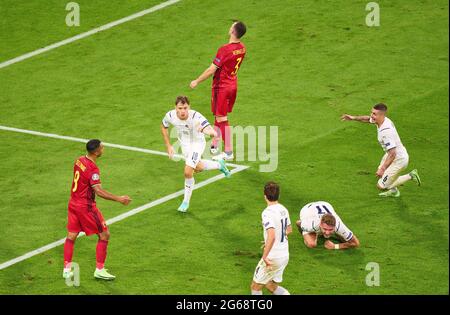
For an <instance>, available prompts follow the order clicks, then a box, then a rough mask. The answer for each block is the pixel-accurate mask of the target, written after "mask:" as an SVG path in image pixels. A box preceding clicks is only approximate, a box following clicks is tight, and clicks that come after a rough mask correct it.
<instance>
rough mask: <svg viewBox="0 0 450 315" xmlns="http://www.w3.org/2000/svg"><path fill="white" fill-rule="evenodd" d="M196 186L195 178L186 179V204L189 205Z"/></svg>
mask: <svg viewBox="0 0 450 315" xmlns="http://www.w3.org/2000/svg"><path fill="white" fill-rule="evenodd" d="M194 184H195V180H194V177H192V178H185V179H184V200H183V201H184V202H187V203H189V201H190V200H191V196H192V190H193V189H194Z"/></svg>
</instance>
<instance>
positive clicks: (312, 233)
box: [296, 201, 359, 249]
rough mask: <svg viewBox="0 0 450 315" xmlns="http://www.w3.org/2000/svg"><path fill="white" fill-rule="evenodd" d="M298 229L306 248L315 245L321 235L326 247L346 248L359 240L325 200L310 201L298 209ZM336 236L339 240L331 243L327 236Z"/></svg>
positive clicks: (356, 245)
mask: <svg viewBox="0 0 450 315" xmlns="http://www.w3.org/2000/svg"><path fill="white" fill-rule="evenodd" d="M296 224H297V227H298V230H299V232H300V233H301V234H303V240H304V242H305V245H306V246H307V247H308V248H314V247H316V246H317V238H318V237H319V236H320V235H323V237H325V238H326V239H327V240H326V241H325V244H324V246H325V248H326V249H346V248H354V247H358V246H359V240H358V239H357V238H356V235H354V234H353V232H352V231H350V230H349V229H348V228H347V227H346V226H345V224H344V222H342V220H341V218H339V216H338V215H337V213H336V211H334V209H333V206H332V205H330V204H329V203H328V202H325V201H317V202H311V203H309V204H307V205H306V206H304V207H303V208H302V209H301V210H300V220H297V222H296ZM331 236H335V237H337V238H338V239H339V240H340V241H341V242H340V243H336V244H335V243H333V242H332V241H330V240H329V239H328V238H330V237H331Z"/></svg>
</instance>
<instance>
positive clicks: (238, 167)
mask: <svg viewBox="0 0 450 315" xmlns="http://www.w3.org/2000/svg"><path fill="white" fill-rule="evenodd" d="M0 130H5V131H13V132H19V133H26V134H31V135H35V136H42V137H48V138H55V139H63V140H69V141H76V142H84V143H85V142H87V141H88V140H86V139H81V138H74V137H67V136H60V135H56V134H51V133H43V132H38V131H32V130H25V129H18V128H12V127H6V126H1V125H0ZM103 144H104V145H105V146H109V147H113V148H118V149H122V150H129V151H137V152H143V153H147V154H156V155H165V156H167V153H165V152H160V151H154V150H147V149H142V148H136V147H129V146H124V145H119V144H112V143H105V142H103ZM179 157H181V156H179ZM227 165H230V166H232V167H235V168H234V169H232V170H231V173H232V174H235V173H238V172H241V171H243V170H245V169H247V168H248V166H245V165H237V164H230V163H227ZM223 178H224V175H223V174H220V175H216V176H214V177H211V178H209V179H207V180H204V181H202V182H199V183H197V184H195V186H194V190H196V189H199V188H201V187H203V186H206V185H209V184H211V183H214V182H216V181H218V180H221V179H223ZM183 194H184V189H182V190H179V191H177V192H175V193H172V194H170V195H167V196H165V197H162V198H160V199H157V200H154V201H152V202H149V203H147V204H145V205H142V206H140V207H137V208H135V209H132V210H130V211H128V212H125V213H122V214H120V215H118V216H116V217H114V218H111V219H109V220H107V221H106V224H108V225H111V224H113V223H116V222H119V221H121V220H124V219H126V218H128V217H130V216H132V215H135V214H137V213H139V212H142V211H144V210H147V209H149V208H152V207H155V206H157V205H160V204H162V203H164V202H166V201H169V200H171V199H174V198H177V197H179V196H182V195H183ZM84 235H85V234H84V233H80V234H79V236H78V237H82V236H84ZM64 241H65V238H62V239H60V240H58V241H55V242H53V243H50V244H47V245H45V246H43V247H40V248H38V249H35V250H33V251H30V252H28V253H26V254H24V255H22V256H19V257H16V258H14V259H11V260H9V261H6V262H4V263H2V264H0V270H2V269H5V268H8V267H10V266H12V265H14V264H17V263H19V262H21V261H24V260H26V259H28V258H31V257H33V256H36V255H38V254H41V253H43V252H46V251H48V250H50V249H53V248H55V247H57V246H59V245H62V244H64Z"/></svg>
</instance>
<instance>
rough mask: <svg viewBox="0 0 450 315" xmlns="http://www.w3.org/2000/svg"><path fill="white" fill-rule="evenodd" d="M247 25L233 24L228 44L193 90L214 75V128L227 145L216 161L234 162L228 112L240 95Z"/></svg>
mask: <svg viewBox="0 0 450 315" xmlns="http://www.w3.org/2000/svg"><path fill="white" fill-rule="evenodd" d="M246 30H247V29H246V27H245V24H244V23H242V22H240V21H237V22H234V23H233V25H231V27H230V30H229V32H228V35H230V39H229V41H228V44H225V45H223V46H222V47H220V48H219V50H218V51H217V54H216V58H215V59H214V61H213V63H212V64H211V65H210V66H209V67H208V68H207V69H206V70H205V71H204V72H203V73H202V74H201V75H200V76H199V77H198V78H197V79H195V80H194V81H192V82H191V84H190V87H191V88H192V89H194V88H195V87H196V86H197V85H198V84H199V83H200V82H202V81H204V80H206V79H207V78H209V77H210V76H212V75H214V78H213V83H212V96H211V110H212V112H213V114H214V116H215V122H214V126H215V128H216V129H219V130H220V133H221V135H222V140H223V142H224V147H225V149H224V152H223V153H222V154H220V155H219V156H217V157H215V158H216V159H224V160H228V161H229V160H232V159H233V158H234V156H233V147H232V145H231V137H232V135H231V130H230V127H229V124H228V113H231V112H232V110H233V105H234V102H235V100H236V92H237V72H238V70H239V68H240V66H241V65H242V61H243V60H244V57H245V52H246V50H245V46H244V44H243V43H241V37H242V36H244V34H245V32H246ZM211 153H213V154H215V153H217V139H215V140H213V142H212V145H211Z"/></svg>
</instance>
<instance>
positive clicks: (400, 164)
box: [341, 103, 420, 197]
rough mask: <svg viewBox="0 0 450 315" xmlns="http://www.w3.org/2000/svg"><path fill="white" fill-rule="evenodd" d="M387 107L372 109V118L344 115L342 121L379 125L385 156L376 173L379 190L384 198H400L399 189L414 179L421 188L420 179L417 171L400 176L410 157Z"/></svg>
mask: <svg viewBox="0 0 450 315" xmlns="http://www.w3.org/2000/svg"><path fill="white" fill-rule="evenodd" d="M386 112H387V106H386V105H385V104H383V103H379V104H377V105H375V106H374V107H373V108H372V113H371V114H370V116H352V115H348V114H344V115H342V117H341V119H342V120H356V121H360V122H365V123H371V124H376V125H377V133H378V142H379V143H380V145H381V148H382V149H383V150H384V152H385V154H384V156H383V158H382V159H381V162H380V165H379V166H378V169H377V171H376V173H375V175H376V176H377V177H378V178H379V180H378V183H377V188H378V189H380V190H382V192H381V193H380V194H379V195H380V196H382V197H400V190H398V187H399V186H400V185H403V184H404V183H406V182H407V181H409V180H411V179H413V180H414V181H415V182H416V183H417V184H418V185H419V186H420V177H419V174H418V172H417V170H416V169H414V170H412V171H411V172H409V173H408V174H405V175H402V176H400V173H401V172H402V171H404V170H405V169H406V168H407V167H408V162H409V155H408V152H407V151H406V148H405V147H404V146H403V144H402V142H401V140H400V136H399V135H398V133H397V129H395V126H394V123H393V122H392V120H390V119H389V118H388V117H386Z"/></svg>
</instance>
